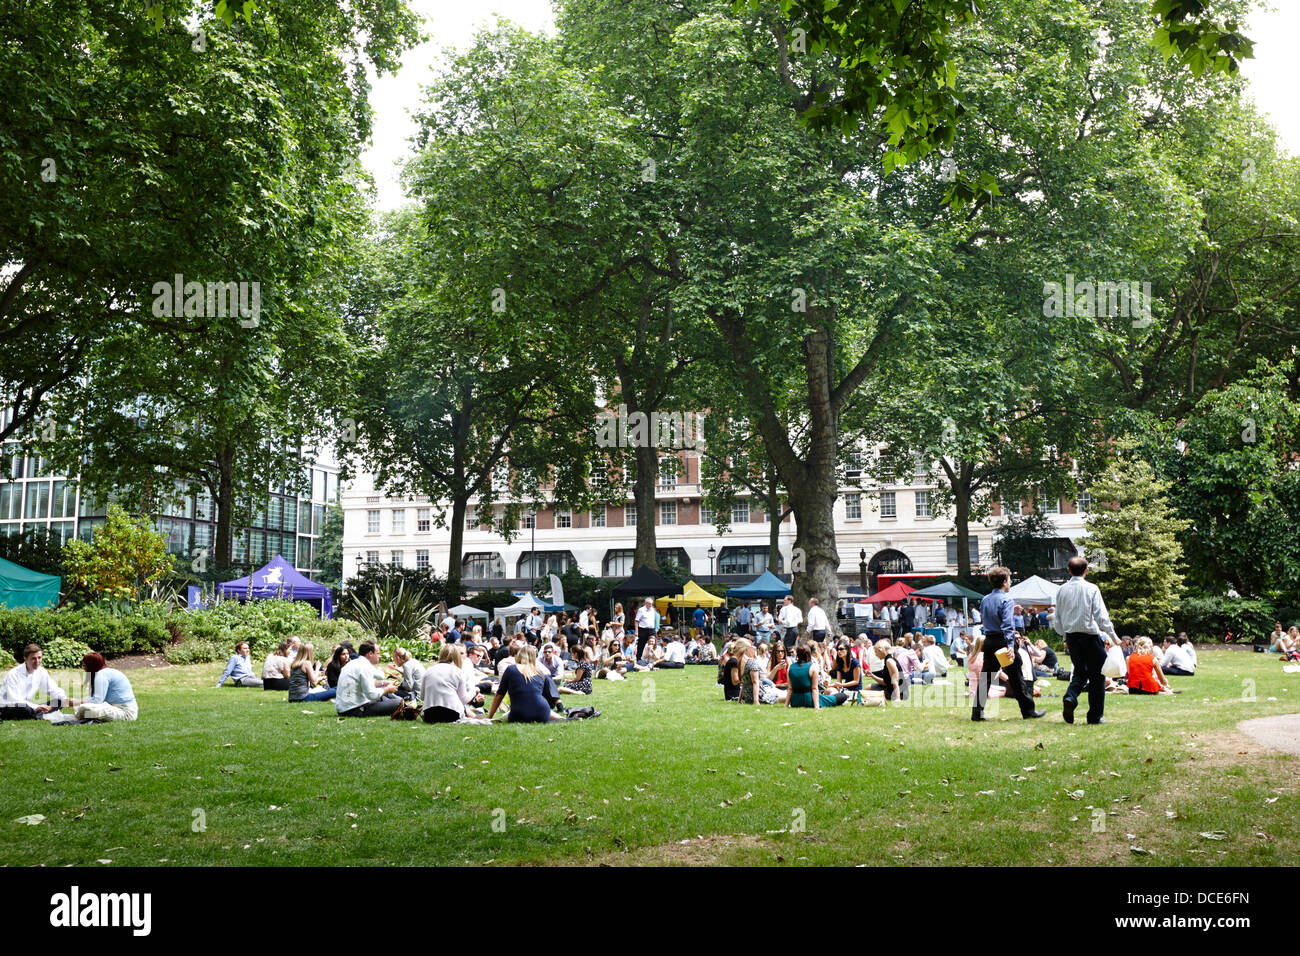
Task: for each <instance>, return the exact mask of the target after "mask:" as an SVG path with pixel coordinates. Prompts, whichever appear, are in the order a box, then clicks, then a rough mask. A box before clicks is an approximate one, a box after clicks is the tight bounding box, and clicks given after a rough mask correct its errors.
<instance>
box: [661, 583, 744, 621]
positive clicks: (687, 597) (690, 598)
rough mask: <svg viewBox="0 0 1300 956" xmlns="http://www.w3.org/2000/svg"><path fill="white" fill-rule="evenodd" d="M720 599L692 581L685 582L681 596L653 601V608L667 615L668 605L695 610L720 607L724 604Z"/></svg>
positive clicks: (675, 595)
mask: <svg viewBox="0 0 1300 956" xmlns="http://www.w3.org/2000/svg"><path fill="white" fill-rule="evenodd" d="M726 603H727V602H726V601H724V600H723V599H722V598H720V597H718V596H717V595H714V594H710V593H709V592H708V591H706V590H704V588H702V587H700V586H699V585H698V584H696V583H695V582H694V581H687V582H686V584H685V585H683V586H682V593H681V594H674V595H672V596H671V597H661V598H660V599H659V600H657V601H655V607H657V608H658V609H659V613H660V614H667V613H668V605H670V604H674V605H676V606H677V607H688V608H690V609H691V610H695V608H697V607H722V605H724V604H726Z"/></svg>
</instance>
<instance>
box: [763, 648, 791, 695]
mask: <svg viewBox="0 0 1300 956" xmlns="http://www.w3.org/2000/svg"><path fill="white" fill-rule="evenodd" d="M789 667H790V659H789V657H787V656H786V652H785V642H784V641H773V642H772V647H771V649H770V650H769V651H768V654H767V677H768V680H770V681H771V682H772V683H773V684H775V685H776V686H777V687H779V688H781V689H785V688H787V687H789V686H790V685H789V681H788V680H787V678H786V671H787V670H788V669H789Z"/></svg>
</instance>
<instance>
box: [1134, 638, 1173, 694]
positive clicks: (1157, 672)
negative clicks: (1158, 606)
mask: <svg viewBox="0 0 1300 956" xmlns="http://www.w3.org/2000/svg"><path fill="white" fill-rule="evenodd" d="M1128 692H1129V693H1130V694H1172V693H1173V692H1174V691H1173V688H1172V687H1170V686H1169V681H1167V680H1165V674H1164V671H1163V670H1161V669H1160V662H1159V661H1158V660H1156V659H1155V647H1154V645H1153V644H1152V643H1151V638H1149V637H1139V638H1138V639H1137V642H1136V643H1135V644H1134V645H1133V653H1132V654H1130V655H1129V657H1128Z"/></svg>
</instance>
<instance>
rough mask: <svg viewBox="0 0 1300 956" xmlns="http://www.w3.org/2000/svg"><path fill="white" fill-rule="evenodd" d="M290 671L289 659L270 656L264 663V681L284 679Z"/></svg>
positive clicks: (277, 655) (275, 655)
mask: <svg viewBox="0 0 1300 956" xmlns="http://www.w3.org/2000/svg"><path fill="white" fill-rule="evenodd" d="M288 669H289V658H287V657H281V656H280V655H279V654H268V655H267V656H266V660H265V661H264V662H263V663H262V679H263V680H265V679H266V678H268V677H270V678H276V677H284V674H285V671H287V670H288Z"/></svg>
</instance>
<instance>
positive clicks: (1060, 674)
mask: <svg viewBox="0 0 1300 956" xmlns="http://www.w3.org/2000/svg"><path fill="white" fill-rule="evenodd" d="M1056 679H1057V680H1064V681H1068V680H1069V679H1070V672H1069V671H1067V670H1066V669H1065V668H1064V667H1058V668H1057V669H1056Z"/></svg>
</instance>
